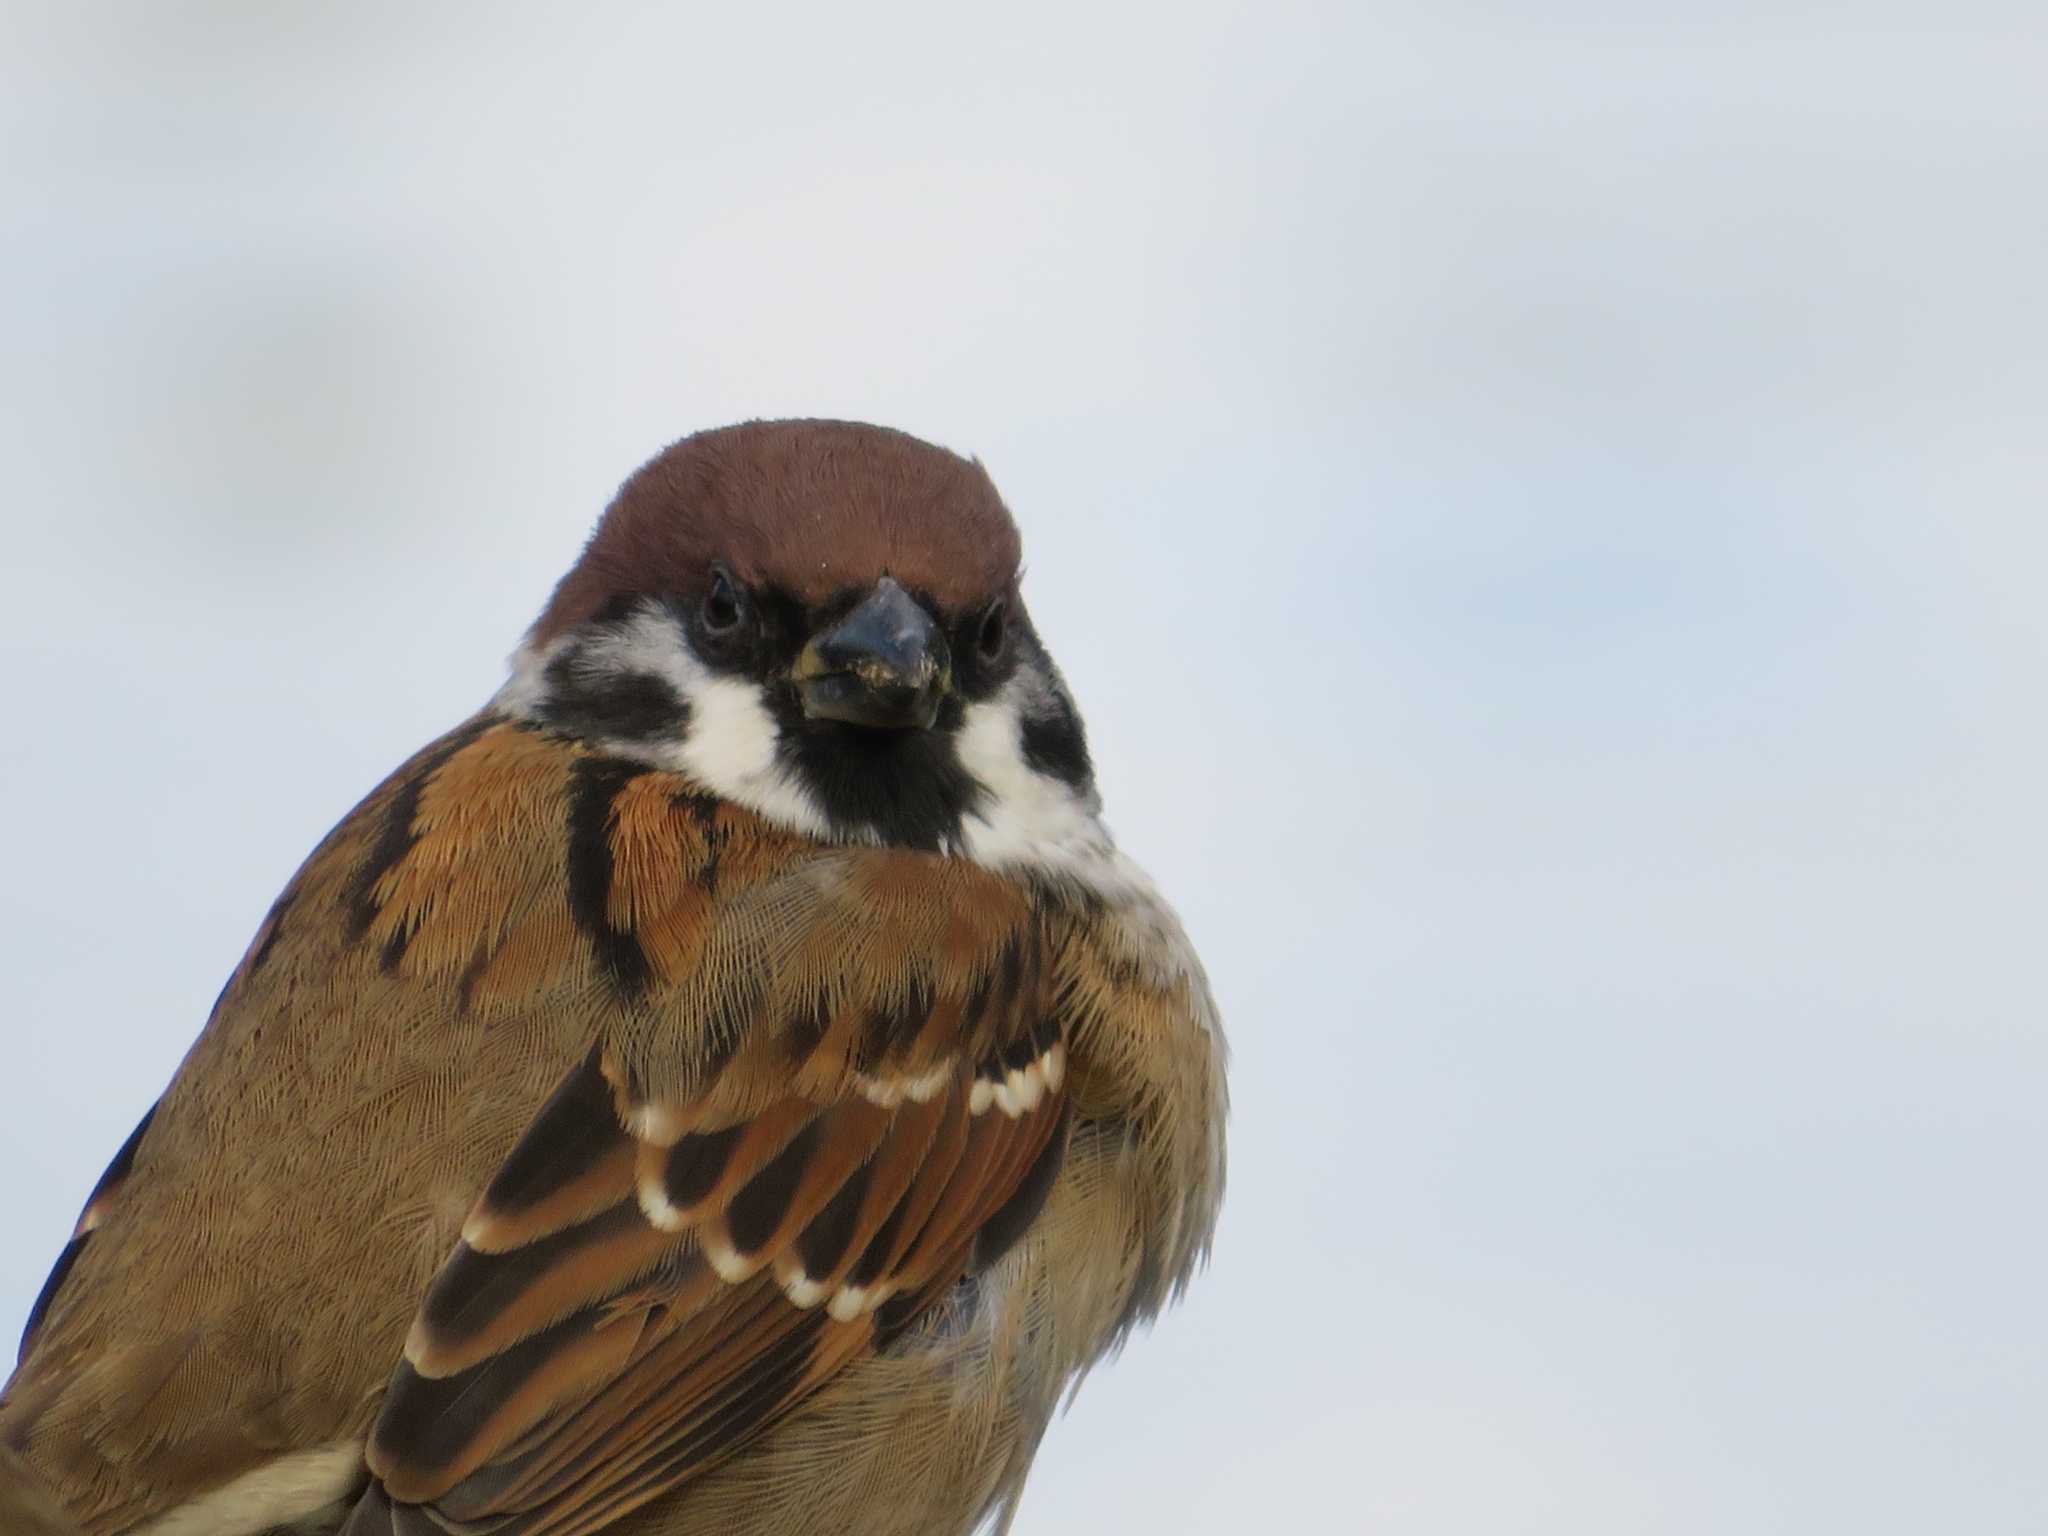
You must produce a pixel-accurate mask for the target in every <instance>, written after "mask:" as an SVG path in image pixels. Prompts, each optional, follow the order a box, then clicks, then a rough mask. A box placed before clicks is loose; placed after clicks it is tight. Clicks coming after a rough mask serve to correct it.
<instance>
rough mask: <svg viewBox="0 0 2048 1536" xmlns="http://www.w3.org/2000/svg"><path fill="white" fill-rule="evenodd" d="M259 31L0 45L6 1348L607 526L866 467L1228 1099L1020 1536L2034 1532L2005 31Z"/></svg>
mask: <svg viewBox="0 0 2048 1536" xmlns="http://www.w3.org/2000/svg"><path fill="white" fill-rule="evenodd" d="M301 9H302V8H298V7H289V8H288V7H279V6H274V5H268V4H253V3H232V4H230V3H214V4H176V5H161V6H156V5H151V6H144V5H108V4H97V3H66V4H51V5H47V6H33V7H31V6H24V5H20V4H7V5H5V6H4V7H0V12H4V17H0V20H4V33H5V36H6V39H7V41H6V46H5V48H4V50H0V177H4V182H0V307H4V308H0V315H4V330H5V334H6V338H7V340H6V343H5V345H4V347H0V488H4V489H0V496H4V504H5V506H6V508H7V513H6V533H7V544H8V547H9V549H10V551H11V553H10V555H9V556H8V558H7V559H6V561H5V562H4V564H5V567H6V575H5V591H6V601H5V603H4V604H0V664H4V666H5V667H6V673H7V678H8V685H7V704H6V716H7V720H8V722H9V723H8V724H7V726H6V727H5V728H4V729H0V789H4V792H5V794H6V796H7V803H8V804H10V805H11V806H13V807H14V814H11V815H8V816H6V817H4V818H0V867H4V868H5V869H6V871H7V872H8V878H7V879H6V881H5V882H4V883H0V972H4V974H5V975H6V976H7V977H8V978H9V980H10V983H11V1003H10V1005H9V1008H8V1010H7V1019H8V1023H7V1028H6V1059H7V1061H8V1063H9V1066H8V1070H7V1071H6V1073H5V1074H4V1076H0V1165H4V1167H5V1168H6V1169H8V1170H9V1173H8V1175H7V1178H6V1180H5V1182H6V1184H7V1186H8V1195H7V1208H6V1211H5V1216H6V1221H7V1231H8V1232H9V1233H10V1234H11V1235H10V1236H9V1237H8V1238H7V1240H6V1241H5V1242H4V1243H0V1320H4V1323H5V1326H7V1327H10V1328H11V1327H12V1326H13V1323H14V1320H17V1319H19V1318H20V1317H22V1316H23V1315H24V1314H25V1312H26V1310H27V1307H28V1304H29V1301H30V1299H31V1298H32V1296H33V1295H34V1293H35V1291H36V1289H37V1287H38V1286H39V1285H40V1283H41V1281H42V1277H43V1274H44V1272H45V1271H46V1269H47V1267H48V1265H49V1262H50V1261H51V1260H52V1259H53V1258H54V1257H55V1256H56V1253H57V1251H58V1249H59V1248H60V1246H61V1245H62V1243H63V1241H64V1239H65V1237H66V1236H67V1235H68V1231H69V1228H70V1225H71V1222H72V1220H73V1218H74V1216H75V1215H76V1212H77V1209H78V1207H79V1204H80V1202H81V1201H82V1199H83V1198H84V1196H85V1194H86V1192H87V1190H88V1189H89V1188H90V1186H91V1184H92V1182H93V1180H94V1179H95V1177H96V1176H97V1175H98V1173H99V1170H100V1168H101V1167H102V1165H103V1164H104V1163H105V1161H106V1159H107V1158H108V1156H109V1155H110V1154H111V1153H112V1152H113V1150H114V1149H115V1147H116V1146H117V1145H118V1144H119V1142H120V1141H121V1139H122V1137H123V1136H124V1135H125V1134H126V1133H127V1131H128V1129H129V1128H130V1126H131V1125H132V1124H133V1123H134V1121H135V1120H136V1119H137V1118H138V1117H139V1116H140V1115H141V1113H142V1112H143V1110H144V1109H145V1108H147V1106H148V1105H149V1104H150V1102H151V1101H152V1099H153V1098H154V1097H155V1095H156V1093H157V1092H158V1090H159V1089H160V1088H161V1086H162V1084H163V1083H164V1081H165V1080H166V1078H167V1077H168V1075H169V1074H170V1072H171V1071H172V1070H173V1068H174V1067H175V1065H176V1064H177V1062H178V1059H179V1057H180V1056H181V1054H182V1053H183V1051H184V1049H185V1047H186V1045H187V1044H188V1042H189V1041H190V1039H191V1037H192V1035H193V1034H194V1032H195V1031H196V1030H197V1029H198V1027H199V1025H200V1023H201V1022H202V1021H203V1019H204V1017H205V1015H206V1011H207V1008H208V1007H209V1005H210V1004H211V1002H212V999H213V996H214V993H215V992H216V990H217V989H218V988H219V986H220V984H221V982H222V981H223V979H224V978H225V977H226V975H227V973H228V971H229V969H230V968H231V967H232V966H233V964H234V963H235V960H236V959H237V957H238V956H239V955H240V953H241V951H242V948H243V946H244V944H245V943H246V941H247V939H248V936H249V934H250V932H251V931H252V930H253V929H254V927H255V925H256V923H257V921H258V920H259V919H260V918H261V916H262V914H263V912H264V910H265V909H266V907H267V906H268V904H269V902H270V900H271V898H272V897H273V896H274V895H275V893H276V892H277V890H278V888H279V887H280V886H281V885H282V884H283V882H284V881H285V879H286V878H287V877H288V876H289V875H290V874H291V872H292V870H293V869H294V868H295V867H296V865H297V863H298V862H299V860H300V859H301V858H302V857H303V856H304V854H305V853H306V852H307V851H308V850H309V849H310V848H311V846H312V845H313V843H314V842H315V840H316V839H317V838H318V837H319V836H320V834H321V833H322V832H323V831H325V829H326V828H327V827H328V826H329V825H330V824H331V823H332V822H333V821H334V820H335V819H336V818H337V817H338V816H339V815H340V814H341V813H343V812H344V811H345V810H347V809H348V807H349V806H350V805H351V804H352V803H353V802H354V801H355V800H356V799H357V798H358V796H360V795H361V794H362V793H363V792H364V791H365V790H366V789H367V788H369V787H370V786H371V785H372V784H373V783H375V782H376V781H377V780H378V779H379V778H380V777H381V776H382V775H383V774H384V773H385V772H386V771H387V770H389V769H390V768H391V767H392V766H394V765H395V764H396V763H397V762H398V761H399V760H400V759H402V758H403V757H404V756H406V755H407V754H408V753H409V752H410V751H411V750H412V749H413V748H415V747H416V746H417V745H419V744H420V743H422V742H423V741H425V740H426V739H428V738H429V737H431V736H433V735H434V734H436V733H437V732H439V731H440V730H442V729H443V728H445V727H446V726H448V725H450V724H452V723H453V722H455V721H457V720H459V719H460V718H462V717H463V716H464V715H466V714H467V713H468V712H469V711H470V710H471V709H472V708H473V707H475V705H476V704H478V703H479V702H480V701H481V700H482V699H484V698H485V697H486V696H488V695H489V693H490V692H491V691H492V689H493V688H494V687H495V686H496V684H497V682H498V680H499V677H500V675H501V667H502V660H503V657H504V656H505V654H506V653H507V652H508V651H509V650H510V649H511V647H512V645H513V644H514V642H515V641H516V639H517V637H518V634H519V632H520V630H521V629H522V628H523V626H524V625H525V624H526V623H527V622H528V621H529V620H530V619H531V618H532V616H533V614H534V613H535V612H536V611H537V609H538V606H539V604H540V602H541V600H542V599H543V597H544V596H545V594H546V592H547V589H548V587H549V584H550V583H551V582H552V580H553V579H554V578H555V576H556V575H557V574H558V573H559V572H560V571H561V570H562V569H563V568H564V567H565V566H566V564H567V563H568V561H569V560H570V559H571V558H572V557H573V555H574V552H575V551H576V549H577V547H578V544H579V541H580V540H581V539H582V537H583V535H584V534H585V532H586V531H587V528H588V526H589V524H590V522H591V520H592V519H593V518H594V517H595V515H596V514H597V512H598V510H599V509H600V507H601V506H602V505H603V503H604V501H605V500H606V498H607V496H608V495H609V493H610V491H611V490H612V488H613V487H614V486H615V485H616V483H617V482H618V481H619V479H620V478H622V477H623V476H624V475H625V473H626V472H628V471H629V470H630V469H632V468H633V467H634V466H635V465H636V464H637V463H638V462H640V461H641V460H642V459H644V458H645V457H646V456H648V455H649V454H650V453H651V452H652V451H653V450H654V449H656V448H658V447H659V446H660V445H662V444H663V443H665V442H666V441H668V440H670V439H671V438H673V437H676V436H678V435H680V434H682V433H684V432H686V431H689V430H691V429H694V428H698V427H703V426H710V425H716V424H720V423H724V422H729V421H733V420H737V419H742V418H746V417H751V416H759V415H789V414H827V415H844V416H852V417H859V418H864V419H870V420H874V421H879V422H884V423H888V424H891V425H895V426H900V427H903V428H905V429H907V430H910V431H913V432H916V433H918V434H920V435H922V436H926V437H930V438H933V439H935V440H937V441H939V442H943V443H946V444H948V445H949V446H952V447H954V448H957V449H960V450H962V451H965V452H970V453H974V454H977V455H979V456H981V457H982V458H983V459H984V461H985V462H986V463H987V464H988V466H989V467H990V469H991V471H992V472H993V474H994V476H995V478H996V481H997V483H998V485H999V486H1000V487H1002V489H1003V490H1004V492H1005V494H1006V496H1007V498H1008V499H1009V501H1010V503H1011V505H1012V507H1013V508H1014V509H1015V511H1016V513H1017V516H1018V519H1019V521H1020V522H1021V524H1022V525H1023V528H1024V533H1025V543H1026V550H1027V558H1028V561H1029V565H1030V572H1031V574H1030V579H1029V582H1028V585H1027V592H1028V594H1029V597H1030V600H1031V604H1032V607H1033V611H1034V614H1035V615H1036V617H1037V619H1038V622H1039V625H1040V627H1041V629H1042V630H1043V631H1044V632H1045V634H1046V635H1047V636H1048V638H1049V640H1050V643H1051V645H1052V647H1053V649H1054V652H1055V654H1056V655H1057V656H1058V657H1059V659H1060V661H1061V662H1062V664H1063V665H1064V666H1065V668H1066V671H1067V674H1068V677H1069V679H1070V681H1071V682H1072V683H1073V685H1074V687H1075V690H1076V692H1077V694H1078V696H1079V698H1080V701H1081V704H1082V707H1083V709H1084V711H1085V713H1086V715H1087V717H1088V720H1089V723H1090V725H1091V727H1092V734H1093V739H1094V743H1095V746H1096V750H1097V754H1098V759H1099V764H1100V769H1101V776H1102V781H1103V786H1104V790H1105V794H1106V796H1107V798H1108V802H1109V806H1110V810H1111V812H1112V817H1113V821H1114V824H1115V826H1116V828H1117V829H1118V831H1119V834H1120V836H1121V837H1122V839H1123V841H1124V842H1125V844H1126V845H1127V846H1128V847H1129V848H1130V849H1131V850H1132V851H1133V852H1134V853H1135V854H1136V855H1137V856H1138V857H1139V858H1140V859H1142V860H1143V861H1144V862H1145V863H1146V864H1148V865H1149V866H1150V867H1151V868H1152V869H1153V870H1154V871H1155V872H1156V873H1157V875H1158V876H1159V878H1160V879H1161V881H1162V883H1163V884H1164V885H1165V887H1166V888H1167V890H1168V891H1169V892H1170V893H1171V894H1172V895H1173V896H1174V898H1175V899H1176V901H1177V903H1178V904H1179V906H1180V907H1181V909H1182V911H1183V913H1184V914H1185V916H1186V918H1187V921H1188V924H1189V927H1190V928H1191V930H1192V931H1193V933H1194V935H1195V937H1196V940H1197V942H1198V943H1199V945H1200V947H1201V949H1202V951H1203V953H1204V954H1205V956H1206V957H1207V960H1208V963H1209V967H1210V970H1211V973H1212V975H1213V977H1214V980H1215V984H1216V987H1217V990H1218V992H1219V994H1220V996H1221V1000H1222V1002H1223V1005H1224V1010H1225V1015H1226V1018H1227V1020H1228V1023H1229V1026H1230V1030H1231V1035H1232V1041H1233V1045H1234V1051H1235V1057H1234V1089H1235V1097H1236V1113H1235V1117H1234V1121H1233V1127H1232V1180H1231V1190H1230V1198H1229V1201H1228V1204H1227V1207H1226V1209H1225V1212H1224V1219H1223V1224H1222V1229H1221V1232H1220V1235H1219V1237H1218V1241H1217V1250H1216V1260H1215V1264H1214V1266H1213V1268H1212V1269H1211V1271H1210V1272H1209V1273H1208V1274H1207V1275H1206V1276H1205V1277H1204V1278H1203V1279H1202V1280H1201V1282H1200V1283H1199V1284H1198V1285H1197V1287H1196V1288H1195V1290H1194V1292H1193V1294H1192V1296H1191V1298H1190V1300H1189V1303H1188V1304H1187V1305H1186V1306H1185V1307H1184V1308H1183V1309H1182V1310H1181V1311H1180V1312H1178V1313H1177V1314H1175V1315H1173V1316H1171V1317H1170V1318H1169V1319H1168V1321H1167V1322H1166V1323H1165V1324H1163V1325H1162V1326H1161V1327H1159V1328H1158V1329H1157V1330H1155V1331H1154V1332H1153V1333H1152V1334H1151V1335H1149V1336H1146V1337H1143V1338H1141V1339H1140V1340H1138V1341H1137V1342H1136V1343H1135V1344H1134V1345H1133V1346H1132V1347H1131V1348H1130V1349H1129V1351H1128V1352H1127V1353H1126V1354H1125V1355H1124V1356H1123V1357H1122V1358H1121V1359H1120V1360H1118V1361H1117V1362H1115V1363H1114V1364H1113V1365H1111V1366H1108V1367H1106V1368H1105V1369H1103V1370H1101V1371H1099V1372H1098V1373H1097V1374H1096V1375H1095V1376H1094V1377H1093V1378H1092V1379H1091V1380H1090V1381H1089V1382H1088V1383H1087V1385H1086V1387H1085V1389H1084V1390H1083V1392H1082V1394H1081V1396H1080V1399H1079V1402H1078V1405H1077V1406H1076V1408H1075V1409H1074V1411H1073V1412H1072V1413H1071V1414H1070V1415H1069V1416H1068V1417H1067V1418H1066V1419H1065V1420H1063V1421H1062V1422H1060V1423H1059V1424H1057V1425H1056V1426H1055V1427H1054V1430H1053V1432H1052V1434H1051V1436H1050V1438H1049V1440H1048V1442H1047V1446H1046V1449H1045V1452H1044V1454H1043V1456H1042V1457H1041V1460H1040V1463H1039V1467H1038V1471H1037V1473H1036V1474H1035V1476H1034V1479H1033V1483H1032V1487H1031V1490H1030V1492H1029V1494H1028V1496H1027V1499H1026V1503H1025V1510H1024V1515H1023V1518H1022V1520H1021V1521H1020V1523H1019V1531H1020V1532H1021V1533H1022V1536H1038V1533H1051V1532H1062V1533H1095V1532H1102V1533H1109V1532H1132V1531H1152V1530H1174V1531H1179V1532H1187V1533H1219V1536H1220V1533H1232V1536H1237V1533H1242V1532H1244V1531H1246V1530H1248V1529H1286V1530H1330V1531H1339V1530H1353V1529H1357V1530H1363V1531H1390V1532H1393V1531H1398V1532H1401V1533H1404V1536H1409V1533H1414V1536H1452V1533H1467V1532H1480V1531H1485V1532H1520V1531H1532V1532H1533V1531H1541V1532H1560V1533H1564V1532H1569V1533H1572V1536H1606V1533H1614V1536H1624V1533H1627V1536H1636V1533H1641V1532H1645V1531H1658V1532H1673V1533H1701V1536H1705V1533H1715V1536H1724V1533H1727V1532H1733V1531H1740V1532H1744V1533H1747V1536H1756V1533H1766V1532H1801V1533H1804V1532H1813V1531H1821V1530H1838V1531H1848V1530H1854V1531H1858V1532H1901V1533H1904V1532H1913V1533H1920V1532H1925V1531H1928V1530H1953V1531H1968V1532H1971V1533H1973V1536H1987V1533H2005V1532H2011V1533H2020V1532H2038V1531H2040V1530H2042V1529H2043V1528H2044V1526H2048V1455H2044V1454H2043V1445H2044V1441H2048V1326H2044V1316H2043V1309H2044V1303H2043V1297H2044V1296H2048V1221H2044V1216H2043V1190H2042V1185H2043V1169H2044V1163H2048V1109H2044V1084H2048V1036H2044V1025H2048V1009H2044V991H2048V988H2044V985H2043V968H2044V960H2043V956H2044V953H2048V946H2044V939H2043V933H2042V929H2043V898H2042V875H2041V871H2042V868H2043V858H2044V854H2048V846H2044V845H2048V815H2044V812H2043V809H2042V796H2043V786H2044V785H2048V729H2044V725H2043V706H2044V698H2048V620H2044V617H2043V613H2042V602H2041V592H2042V587H2043V571H2044V561H2048V504H2044V496H2043V486H2044V481H2048V302H2044V298H2043V286H2044V281H2048V280H2044V277H2043V274H2044V273H2048V191H2044V188H2048V88H2044V81H2048V20H2044V19H2043V13H2042V11H2041V9H2040V7H2039V5H2038V4H2033V3H2014V4H2010V5H1992V4H1974V3H1961V4H1954V3H1952V4H1945V5H1939V6H1937V5H1934V4H1931V3H1928V4H1890V3H1885V0H1866V3H1861V4H1839V5H1828V4H1810V3H1801V0H1774V3H1772V4H1769V5H1765V4H1760V3H1756V4H1752V3H1747V0H1738V3H1735V4H1722V5H1714V6H1706V5H1696V6H1673V5H1665V6H1657V7H1643V6H1640V5H1623V4H1599V3H1591V0H1562V3H1550V4H1545V5H1541V6H1538V5H1533V4H1521V5H1516V4H1507V3H1486V0H1430V3H1422V0H1415V3H1411V4H1403V3H1386V4H1353V5H1330V6H1327V7H1313V6H1303V5H1299V4H1292V5H1289V4H1271V3H1268V4H1261V5H1250V4H1247V5H1241V6H1221V5H1216V4H1192V5H1180V6H1175V7H1173V8H1171V9H1169V8H1167V7H1165V6H1163V5H1161V6H1156V7H1151V6H1148V7H1136V6H1131V7H1118V6H1114V5H1105V4H1102V3H1099V0H1098V3H1094V4H1087V5H1060V4H1055V5H1051V6H1035V7H1026V8H1023V9H1022V10H1018V8H1014V7H1013V8H1009V9H1010V10H1011V11H1012V12H1013V13H1014V15H1013V16H1012V17H1010V18H1007V19H1002V20H995V19H991V18H990V17H989V16H987V15H986V14H982V13H979V12H977V10H976V8H962V7H958V6H952V5H931V6H928V7H921V8H907V7H900V6H887V5H873V4H869V5H861V6H853V7H843V6H822V5H817V6H807V7H794V8H784V9H773V8H770V7H765V6H764V7H757V8H747V7H724V8H721V10H720V13H719V14H710V8H708V7H671V6H653V5H639V6H628V5H604V4H596V5H585V6H577V7H568V6H563V7H548V8H540V7H525V6H515V5H506V4H498V5H493V6H491V7H488V8H482V7H478V8H474V9H471V8H468V7H462V6H456V5H438V6H434V7H417V6H411V5H400V4H356V5H352V6H347V7H333V8H326V9H324V10H323V12H322V14H320V15H317V16H313V15H301V14H298V12H299V11H300V10H301ZM303 9H307V10H310V9H312V8H303ZM742 13H745V14H742ZM278 1215H279V1220H280V1221H288V1220H290V1219H291V1213H289V1212H279V1213H278Z"/></svg>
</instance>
